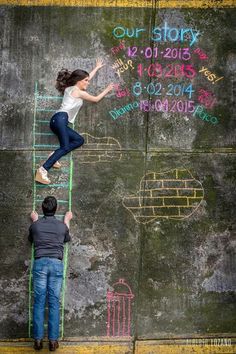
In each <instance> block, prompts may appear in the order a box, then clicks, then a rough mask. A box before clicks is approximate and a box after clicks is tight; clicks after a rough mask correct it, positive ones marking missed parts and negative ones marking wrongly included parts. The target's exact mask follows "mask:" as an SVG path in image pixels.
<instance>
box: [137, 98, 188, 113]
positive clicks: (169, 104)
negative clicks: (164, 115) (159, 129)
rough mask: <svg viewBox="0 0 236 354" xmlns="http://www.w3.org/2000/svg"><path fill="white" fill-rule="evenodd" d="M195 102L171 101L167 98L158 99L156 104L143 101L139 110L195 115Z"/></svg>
mask: <svg viewBox="0 0 236 354" xmlns="http://www.w3.org/2000/svg"><path fill="white" fill-rule="evenodd" d="M194 103H195V102H194V101H184V100H179V101H177V100H171V101H169V100H168V99H167V98H166V99H163V100H160V99H157V100H155V101H154V102H153V101H149V100H141V101H140V104H139V108H140V110H141V111H143V112H173V113H175V112H179V113H193V112H194V109H195V106H194Z"/></svg>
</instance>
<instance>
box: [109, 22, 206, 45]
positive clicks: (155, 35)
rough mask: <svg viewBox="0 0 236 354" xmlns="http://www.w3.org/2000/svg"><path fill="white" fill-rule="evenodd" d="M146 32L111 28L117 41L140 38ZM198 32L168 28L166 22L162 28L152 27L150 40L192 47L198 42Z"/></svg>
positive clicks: (143, 30) (134, 29)
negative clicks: (184, 44)
mask: <svg viewBox="0 0 236 354" xmlns="http://www.w3.org/2000/svg"><path fill="white" fill-rule="evenodd" d="M146 32H147V30H146V29H145V28H137V27H136V28H127V27H123V26H117V27H115V28H113V30H112V34H113V36H114V37H115V38H117V39H123V38H140V37H141V36H142V35H143V34H144V33H146ZM199 35H200V32H199V31H197V30H194V29H193V28H176V27H169V26H168V23H167V22H164V25H163V27H154V28H152V31H151V40H152V41H153V42H168V41H170V42H182V43H183V42H186V41H188V42H189V45H190V46H192V45H193V44H195V43H196V42H197V41H198V36H199Z"/></svg>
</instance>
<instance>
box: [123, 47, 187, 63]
mask: <svg viewBox="0 0 236 354" xmlns="http://www.w3.org/2000/svg"><path fill="white" fill-rule="evenodd" d="M137 55H143V56H144V58H146V59H151V58H155V59H157V58H158V57H159V58H163V59H167V60H176V59H179V60H190V59H191V52H190V49H189V48H164V49H163V50H162V51H161V50H160V49H159V48H158V47H153V48H152V47H145V48H142V47H128V49H127V56H128V57H130V58H135V57H137Z"/></svg>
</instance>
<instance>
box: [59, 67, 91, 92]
mask: <svg viewBox="0 0 236 354" xmlns="http://www.w3.org/2000/svg"><path fill="white" fill-rule="evenodd" d="M88 76H89V73H88V72H87V71H85V70H80V69H77V70H74V71H72V72H71V71H69V70H67V69H61V71H59V73H58V75H57V82H56V89H57V90H58V91H59V92H61V93H62V94H64V91H65V89H66V88H67V87H69V86H74V85H75V84H76V83H77V82H78V81H81V80H83V79H85V78H86V77H88Z"/></svg>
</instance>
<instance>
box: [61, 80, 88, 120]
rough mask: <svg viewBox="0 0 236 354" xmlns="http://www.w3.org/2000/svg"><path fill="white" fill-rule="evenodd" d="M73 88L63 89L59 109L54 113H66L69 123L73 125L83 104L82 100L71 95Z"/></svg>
mask: <svg viewBox="0 0 236 354" xmlns="http://www.w3.org/2000/svg"><path fill="white" fill-rule="evenodd" d="M74 88H75V86H69V87H67V88H66V89H65V92H64V96H63V100H62V104H61V107H60V108H59V109H58V110H57V111H56V113H58V112H66V113H67V114H68V120H69V122H70V123H74V121H75V117H76V115H77V113H78V112H79V110H80V108H81V107H82V104H83V100H82V98H78V97H73V96H72V95H71V93H72V91H73V90H74Z"/></svg>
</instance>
